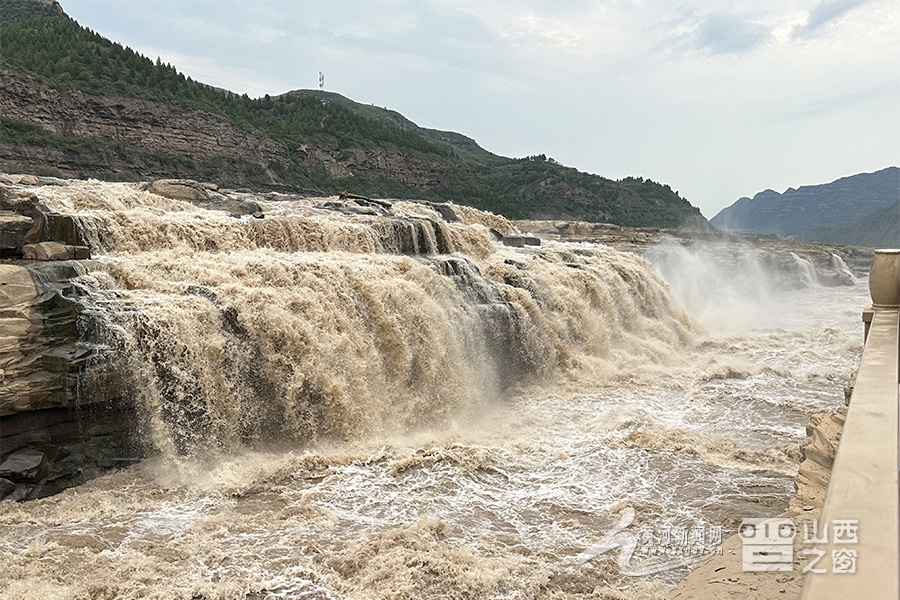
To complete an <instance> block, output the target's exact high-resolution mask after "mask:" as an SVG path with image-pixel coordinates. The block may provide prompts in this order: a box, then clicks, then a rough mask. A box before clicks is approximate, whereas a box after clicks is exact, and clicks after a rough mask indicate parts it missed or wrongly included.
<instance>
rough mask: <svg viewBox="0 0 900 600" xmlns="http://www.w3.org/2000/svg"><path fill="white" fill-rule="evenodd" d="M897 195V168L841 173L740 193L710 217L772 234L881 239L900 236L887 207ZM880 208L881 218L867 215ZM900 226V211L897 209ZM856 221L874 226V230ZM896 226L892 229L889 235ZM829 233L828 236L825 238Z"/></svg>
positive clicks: (737, 228)
mask: <svg viewBox="0 0 900 600" xmlns="http://www.w3.org/2000/svg"><path fill="white" fill-rule="evenodd" d="M898 199H900V168H898V167H888V168H886V169H882V170H880V171H876V172H874V173H860V174H857V175H851V176H849V177H842V178H840V179H837V180H835V181H833V182H831V183H825V184H820V185H809V186H802V187H800V188H797V189H794V188H788V189H787V190H785V192H784V193H783V194H779V193H778V192H775V191H773V190H765V191H762V192H760V193H758V194H756V195H755V196H754V197H753V198H746V197H745V198H741V199H740V200H738V201H737V202H735V203H734V204H732V205H731V206H729V207H727V208H724V209H722V210H721V211H720V212H719V214H717V215H716V216H715V217H713V218H712V219H711V220H710V223H711V224H712V225H713V226H714V227H716V228H717V229H720V230H722V231H731V232H735V233H757V234H775V235H778V236H781V237H789V238H795V239H803V240H816V241H835V242H837V241H838V240H837V238H841V242H840V243H846V244H858V245H881V244H882V243H883V242H882V241H880V240H886V239H893V240H894V244H896V243H897V241H896V240H897V239H898V238H900V229H897V230H895V229H893V227H894V226H893V223H894V222H895V221H893V220H892V216H893V215H894V213H893V212H891V210H890V207H891V206H892V205H894V204H895V203H896V202H897V201H898ZM879 211H883V214H882V215H881V219H880V220H877V221H871V222H870V221H866V218H867V217H869V216H870V215H873V214H875V213H878V212H879ZM896 216H897V219H896V223H897V227H898V228H900V213H897V215H896ZM857 223H868V225H867V226H869V227H872V226H877V227H875V230H877V231H882V230H883V233H876V232H875V230H871V229H870V230H869V231H868V232H867V234H866V235H863V234H864V229H865V227H863V226H860V227H854V225H855V224H857ZM895 232H896V235H892V234H894V233H895ZM826 238H827V239H826ZM854 240H855V241H854Z"/></svg>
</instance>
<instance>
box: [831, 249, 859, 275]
mask: <svg viewBox="0 0 900 600" xmlns="http://www.w3.org/2000/svg"><path fill="white" fill-rule="evenodd" d="M831 268H832V269H834V270H835V271H837V272H838V273H841V274H843V275H846V276H847V277H848V278H849V279H850V281H853V282H855V281H856V276H855V275H854V274H853V271H852V270H851V269H850V267H849V266H848V265H847V263H846V262H845V261H844V259H843V258H841V257H840V256H838V255H837V254H835V253H834V252H832V253H831Z"/></svg>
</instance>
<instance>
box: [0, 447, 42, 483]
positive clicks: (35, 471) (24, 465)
mask: <svg viewBox="0 0 900 600" xmlns="http://www.w3.org/2000/svg"><path fill="white" fill-rule="evenodd" d="M46 474H47V457H46V456H45V455H44V453H43V452H41V451H40V450H33V449H31V448H23V449H21V450H16V451H15V452H13V453H12V454H10V455H9V456H7V457H6V460H4V461H3V462H2V463H0V477H2V478H4V479H8V480H10V481H38V480H39V479H41V478H43V477H44V476H45V475H46Z"/></svg>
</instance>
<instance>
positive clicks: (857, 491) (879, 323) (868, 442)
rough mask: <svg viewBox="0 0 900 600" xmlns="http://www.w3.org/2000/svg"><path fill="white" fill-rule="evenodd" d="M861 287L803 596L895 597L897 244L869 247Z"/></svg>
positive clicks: (898, 547) (899, 539) (899, 549)
mask: <svg viewBox="0 0 900 600" xmlns="http://www.w3.org/2000/svg"><path fill="white" fill-rule="evenodd" d="M869 289H870V291H871V292H872V308H871V309H868V310H866V311H864V313H863V320H864V321H865V323H866V344H865V349H864V350H863V355H862V361H861V363H860V367H859V374H858V375H857V380H856V386H855V388H854V391H853V396H852V398H851V400H850V408H849V411H848V413H847V420H846V423H845V425H844V431H843V434H842V437H841V443H840V446H839V448H838V453H837V457H836V458H835V461H834V467H833V470H832V473H831V481H830V483H829V485H828V492H827V494H826V496H825V506H824V508H823V509H822V514H821V516H820V518H819V520H818V525H819V526H818V531H817V532H816V533H817V534H818V535H817V536H816V537H820V538H824V540H823V543H821V544H820V545H818V546H816V548H817V549H818V550H819V551H821V552H822V554H821V560H819V561H818V564H816V565H814V566H813V565H810V566H811V567H812V568H813V569H815V571H814V570H810V572H808V573H806V575H805V581H804V586H803V593H802V595H801V598H802V599H803V600H831V599H834V600H838V599H846V598H866V599H875V598H878V599H881V598H884V599H891V600H896V599H900V497H898V483H900V481H898V469H900V459H898V451H900V448H898V442H900V440H898V401H900V394H898V383H900V380H898V369H900V366H898V356H900V250H878V251H876V254H875V258H874V260H873V262H872V270H871V273H870V276H869ZM826 526H828V527H829V529H828V530H827V531H826V530H825V529H824V528H825V527H826ZM812 533H813V532H812V531H810V534H812ZM826 540H827V541H826ZM810 558H811V559H812V558H815V557H814V556H810ZM816 571H818V572H816Z"/></svg>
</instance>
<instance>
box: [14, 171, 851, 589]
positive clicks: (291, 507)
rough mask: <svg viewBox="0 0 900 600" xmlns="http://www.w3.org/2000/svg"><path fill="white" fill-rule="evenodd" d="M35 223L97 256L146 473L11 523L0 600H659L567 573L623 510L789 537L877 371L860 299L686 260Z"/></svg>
mask: <svg viewBox="0 0 900 600" xmlns="http://www.w3.org/2000/svg"><path fill="white" fill-rule="evenodd" d="M37 194H38V196H39V197H40V198H41V200H42V201H43V202H44V203H46V204H47V205H48V206H50V207H51V208H53V209H56V210H59V211H61V212H65V213H68V214H74V215H77V219H78V221H79V224H80V226H81V228H82V229H83V230H84V231H85V232H86V233H87V235H88V237H89V239H88V240H87V241H88V242H89V244H90V246H91V247H92V249H93V251H94V254H95V258H96V261H95V263H96V264H95V265H94V267H92V268H90V269H87V268H86V269H85V272H84V273H83V274H82V275H81V276H80V277H79V278H78V280H77V284H78V286H79V288H80V289H81V290H82V293H83V294H84V295H85V296H86V297H88V298H89V299H90V306H91V312H92V315H93V320H94V322H95V323H97V324H99V325H97V326H96V328H97V330H96V331H94V332H93V334H92V339H93V340H94V343H95V344H96V352H97V356H98V357H102V358H103V360H104V361H106V363H107V364H109V363H113V364H115V370H116V372H117V373H119V374H120V376H121V377H123V378H125V379H126V382H125V383H124V384H123V388H125V389H128V390H129V398H128V401H129V402H132V403H134V405H135V406H136V408H137V410H138V414H139V415H140V421H139V422H140V427H139V430H138V431H137V432H135V435H136V436H137V437H139V438H140V440H142V443H143V444H144V445H145V447H146V451H147V453H148V456H149V458H146V459H145V460H143V461H142V462H140V463H138V464H136V465H133V466H131V467H128V468H125V469H122V470H119V471H115V472H112V473H110V474H107V475H105V476H102V477H100V478H98V479H94V480H92V481H90V482H88V483H86V484H84V485H82V486H79V487H76V488H72V489H68V490H66V491H65V492H63V493H61V494H59V495H56V496H53V497H49V498H44V499H41V500H35V501H30V502H24V503H12V502H3V503H0V586H2V588H0V597H2V598H5V599H6V598H8V599H55V598H60V599H69V598H166V599H168V598H185V599H191V598H198V599H199V598H202V599H214V598H215V599H219V598H223V599H224V598H253V599H263V598H309V599H340V598H347V599H351V598H360V599H362V598H423V599H425V598H473V599H474V598H548V599H549V598H588V597H591V598H620V597H621V598H644V597H646V598H652V597H659V596H662V595H664V594H665V593H666V591H667V590H668V589H670V587H671V585H672V584H673V583H674V582H675V581H677V580H678V579H679V578H681V577H683V576H684V574H685V573H686V569H676V570H672V571H666V572H663V573H660V574H657V575H654V576H648V577H629V576H627V575H625V574H622V573H621V572H620V570H619V567H618V566H617V564H616V553H615V552H613V553H609V554H608V555H603V556H599V557H597V558H595V559H593V560H590V561H587V562H579V561H578V560H576V557H577V556H578V554H579V553H580V552H582V551H584V550H585V549H586V548H588V547H589V546H591V544H593V543H595V542H596V541H597V540H598V539H600V538H602V536H603V535H604V534H605V533H607V532H609V531H610V529H611V528H612V527H613V526H614V525H615V523H616V522H617V518H618V517H617V515H616V511H618V510H620V509H621V508H622V507H624V506H628V507H631V508H633V509H634V510H635V511H636V514H637V521H638V524H637V525H635V527H638V526H640V525H646V526H651V527H652V526H668V525H696V524H712V525H724V526H725V532H726V533H725V534H726V535H728V532H729V530H731V531H733V529H734V526H735V524H736V523H738V522H739V521H740V519H741V518H744V517H755V516H772V515H775V514H778V513H779V512H780V511H781V510H782V509H783V508H784V506H785V505H786V504H787V502H788V500H789V498H790V497H791V496H792V494H793V491H794V488H793V480H792V477H793V475H794V473H795V472H796V467H797V463H798V444H799V442H800V440H801V439H802V436H803V434H804V426H805V424H806V422H807V420H808V418H809V416H810V415H811V414H812V413H814V412H821V411H822V410H826V409H830V408H833V407H835V406H837V405H840V404H841V403H842V401H843V396H842V386H843V384H844V382H845V380H846V378H847V376H848V375H849V373H850V371H851V370H852V369H853V367H854V366H855V363H856V362H857V361H858V357H859V353H860V350H861V331H860V330H861V325H860V323H859V309H860V308H861V307H862V306H863V304H864V302H865V298H866V292H865V282H862V283H861V284H858V285H857V286H855V287H843V288H827V289H826V288H803V289H798V290H794V291H779V290H768V289H767V288H766V274H765V273H764V272H762V271H760V270H754V269H748V270H747V271H746V272H745V273H743V276H735V273H734V272H733V271H732V272H723V273H717V272H716V267H715V265H714V257H713V256H705V257H701V259H700V260H698V255H697V254H696V253H690V252H686V251H684V250H683V249H682V248H680V247H675V246H672V247H665V246H663V247H658V248H655V249H654V250H653V251H652V252H651V253H650V254H648V256H649V257H650V258H651V259H652V260H653V261H654V263H656V264H657V265H658V268H659V272H657V270H656V269H655V268H654V267H653V266H652V265H651V263H650V262H648V261H647V260H645V259H644V258H640V257H638V256H636V255H634V254H631V253H625V252H619V251H616V250H613V249H611V248H608V247H605V246H600V245H590V244H565V243H545V244H544V245H543V246H542V247H535V248H530V247H526V248H507V247H504V246H502V245H501V244H499V243H497V242H495V241H494V239H493V237H492V234H491V232H490V230H489V229H488V227H493V228H494V229H497V230H500V231H506V232H511V228H510V226H509V224H508V223H506V222H505V221H504V220H502V219H500V218H499V217H494V216H492V215H487V214H485V213H480V212H478V211H475V210H472V209H465V208H462V207H454V208H456V211H457V214H458V216H459V220H458V221H456V222H448V221H446V220H444V219H442V218H441V215H439V214H438V212H437V211H436V210H435V209H434V208H432V207H430V206H428V205H425V204H416V203H411V202H396V203H394V205H393V207H392V208H391V211H392V217H391V218H390V219H388V218H386V217H384V216H379V215H377V214H374V215H365V214H348V213H347V212H339V211H335V210H328V209H327V208H326V207H325V203H326V200H325V199H321V200H316V199H308V200H301V199H293V200H284V201H280V202H274V201H273V202H265V203H263V210H264V212H265V214H266V218H264V219H252V218H249V217H246V218H241V219H237V218H233V217H230V216H228V215H226V214H225V213H222V212H215V211H208V210H203V209H200V208H197V207H195V206H193V205H191V204H188V203H185V202H179V201H176V200H169V199H165V198H162V197H160V196H156V195H153V194H150V193H149V192H146V191H140V190H139V188H138V186H136V185H132V184H100V183H97V182H81V183H77V182H73V183H72V184H71V185H69V186H68V187H44V188H39V189H38V190H37ZM372 212H376V213H377V212H378V211H372ZM700 275H703V277H699V276H700ZM751 275H752V277H753V278H754V279H753V281H752V282H750V285H748V280H747V278H749V277H751ZM697 286H701V287H700V288H698V287H697ZM736 286H746V289H743V288H741V287H736ZM670 290H671V292H670ZM711 307H714V308H715V310H714V311H712V310H711ZM701 309H702V310H701ZM98 360H99V359H98ZM89 383H90V382H87V383H86V385H87V384H89Z"/></svg>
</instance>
